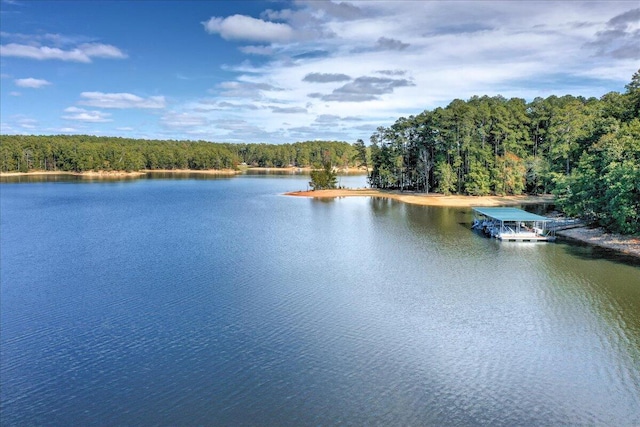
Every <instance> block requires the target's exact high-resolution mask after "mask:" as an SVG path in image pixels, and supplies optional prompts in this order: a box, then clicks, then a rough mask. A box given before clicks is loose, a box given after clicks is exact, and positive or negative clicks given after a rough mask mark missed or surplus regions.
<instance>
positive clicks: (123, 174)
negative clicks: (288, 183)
mask: <svg viewBox="0 0 640 427" xmlns="http://www.w3.org/2000/svg"><path fill="white" fill-rule="evenodd" d="M312 170H313V168H310V167H296V166H290V167H284V168H279V167H273V168H269V167H241V168H240V169H141V170H139V171H129V172H127V171H84V172H73V171H29V172H0V178H3V177H19V176H42V175H49V176H65V175H66V176H78V177H83V178H106V179H109V178H136V177H140V176H144V175H147V174H150V173H166V174H176V175H179V174H199V175H225V176H233V175H239V174H242V173H244V172H290V173H292V174H293V173H307V174H308V173H310V172H311V171H312ZM337 171H338V173H339V174H347V175H350V174H353V175H358V174H366V173H367V171H366V170H364V169H361V168H339V169H337Z"/></svg>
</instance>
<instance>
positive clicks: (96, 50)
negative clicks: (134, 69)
mask: <svg viewBox="0 0 640 427" xmlns="http://www.w3.org/2000/svg"><path fill="white" fill-rule="evenodd" d="M0 56H5V57H6V56H12V57H18V58H29V59H36V60H40V61H44V60H49V59H57V60H60V61H72V62H84V63H89V62H91V59H92V58H113V59H122V58H126V57H127V55H126V54H125V53H123V52H122V51H121V50H120V49H118V48H117V47H115V46H112V45H106V44H101V43H84V44H81V45H79V46H77V47H76V48H73V49H70V50H64V49H61V48H58V47H48V46H33V45H26V44H18V43H9V44H6V45H1V46H0Z"/></svg>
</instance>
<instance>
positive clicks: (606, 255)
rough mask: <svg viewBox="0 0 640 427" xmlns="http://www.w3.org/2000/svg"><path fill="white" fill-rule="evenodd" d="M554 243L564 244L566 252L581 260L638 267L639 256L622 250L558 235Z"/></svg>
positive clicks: (639, 264)
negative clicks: (603, 261)
mask: <svg viewBox="0 0 640 427" xmlns="http://www.w3.org/2000/svg"><path fill="white" fill-rule="evenodd" d="M556 244H558V245H562V246H564V247H565V248H566V251H567V253H568V254H571V255H573V256H575V257H577V258H580V259H583V260H587V261H590V260H606V261H611V262H615V263H618V264H624V265H632V266H635V267H640V258H638V257H635V256H633V255H627V254H625V253H624V252H619V251H616V250H614V249H608V248H603V247H600V246H594V245H590V244H588V243H584V242H581V241H579V240H575V239H571V238H565V237H559V238H558V240H557V241H556Z"/></svg>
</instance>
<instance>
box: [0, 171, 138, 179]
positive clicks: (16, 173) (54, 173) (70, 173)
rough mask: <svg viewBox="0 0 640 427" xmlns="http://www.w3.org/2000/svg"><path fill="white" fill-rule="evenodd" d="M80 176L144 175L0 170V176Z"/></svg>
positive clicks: (134, 174) (115, 176)
mask: <svg viewBox="0 0 640 427" xmlns="http://www.w3.org/2000/svg"><path fill="white" fill-rule="evenodd" d="M42 175H52V176H56V175H58V176H61V175H67V176H80V177H86V178H121V177H131V178H134V177H138V176H142V175H145V173H144V172H140V171H135V172H126V171H87V172H69V171H32V172H0V177H5V176H6V177H11V176H42Z"/></svg>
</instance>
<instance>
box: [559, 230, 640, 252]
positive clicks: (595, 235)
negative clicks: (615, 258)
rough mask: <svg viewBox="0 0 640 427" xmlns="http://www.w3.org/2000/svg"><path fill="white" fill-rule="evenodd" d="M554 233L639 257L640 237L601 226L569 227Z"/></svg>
mask: <svg viewBox="0 0 640 427" xmlns="http://www.w3.org/2000/svg"><path fill="white" fill-rule="evenodd" d="M556 235H558V236H561V237H563V238H566V239H569V240H575V241H578V242H582V243H587V244H589V245H593V246H598V247H601V248H604V249H611V250H614V251H616V252H620V253H622V254H624V255H629V256H633V257H636V258H640V237H636V236H623V235H621V234H616V233H608V232H607V231H605V230H604V229H603V228H601V227H596V228H589V227H576V228H570V229H567V230H559V231H556Z"/></svg>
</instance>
